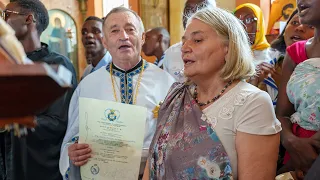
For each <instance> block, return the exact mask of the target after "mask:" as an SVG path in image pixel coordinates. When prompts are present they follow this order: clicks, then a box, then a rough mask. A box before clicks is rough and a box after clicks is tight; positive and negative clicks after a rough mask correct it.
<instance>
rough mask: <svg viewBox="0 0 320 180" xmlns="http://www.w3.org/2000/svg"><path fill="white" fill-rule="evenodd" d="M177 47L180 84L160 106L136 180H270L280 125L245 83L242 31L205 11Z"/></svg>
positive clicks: (248, 57) (224, 16) (246, 53)
mask: <svg viewBox="0 0 320 180" xmlns="http://www.w3.org/2000/svg"><path fill="white" fill-rule="evenodd" d="M182 44H183V45H182V49H181V51H182V59H183V62H184V73H185V75H186V77H187V81H186V82H184V83H175V84H174V85H173V87H172V88H171V91H170V92H169V94H168V95H167V98H166V99H165V101H164V103H163V104H162V105H161V107H160V110H159V118H158V122H157V131H156V133H155V136H154V138H153V141H152V143H151V145H150V150H149V151H150V153H149V154H150V155H149V158H148V162H147V167H146V169H145V173H144V178H143V179H144V180H148V179H241V180H242V179H245V180H247V179H248V180H249V179H274V178H275V175H276V161H277V157H278V146H279V142H280V140H279V138H280V134H279V132H280V131H281V125H280V122H279V121H278V120H277V118H276V116H275V113H274V109H273V106H272V102H271V99H270V97H269V95H268V94H267V93H266V92H264V91H261V90H260V89H258V88H256V87H255V86H252V85H251V84H249V83H247V82H245V81H244V79H246V78H248V77H249V76H251V75H252V74H253V73H254V65H253V57H252V52H251V50H250V45H249V42H248V40H247V35H246V32H245V30H244V28H243V26H242V24H241V23H240V22H239V20H238V19H237V18H236V17H235V16H234V15H233V14H231V13H229V12H227V11H225V10H222V9H220V8H205V9H202V10H200V11H198V12H196V13H195V14H194V15H193V16H191V18H190V19H189V20H188V23H187V28H186V31H185V33H184V36H183V37H182ZM257 142H263V143H260V144H259V146H257Z"/></svg>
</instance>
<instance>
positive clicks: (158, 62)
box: [154, 54, 164, 67]
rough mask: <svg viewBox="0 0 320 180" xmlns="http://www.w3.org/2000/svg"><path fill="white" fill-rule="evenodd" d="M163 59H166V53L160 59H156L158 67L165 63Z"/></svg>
mask: <svg viewBox="0 0 320 180" xmlns="http://www.w3.org/2000/svg"><path fill="white" fill-rule="evenodd" d="M163 59H164V54H163V55H162V56H161V58H160V59H156V61H155V62H154V64H155V65H156V66H158V67H161V66H162V64H163Z"/></svg>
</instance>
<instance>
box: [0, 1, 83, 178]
mask: <svg viewBox="0 0 320 180" xmlns="http://www.w3.org/2000/svg"><path fill="white" fill-rule="evenodd" d="M4 13H5V20H6V22H7V23H8V24H9V25H10V26H11V27H12V28H13V29H14V30H15V35H16V37H17V39H18V40H19V41H20V42H21V44H22V45H23V48H24V50H25V52H26V53H27V56H28V58H29V59H31V60H32V61H34V62H45V63H48V64H60V65H64V66H65V67H66V68H68V69H69V70H70V71H71V72H72V75H73V78H72V84H73V85H74V86H76V84H77V80H76V74H75V70H74V68H73V65H72V64H71V62H70V60H69V59H68V58H66V57H64V56H62V55H60V54H57V53H55V52H52V51H50V50H49V49H48V45H46V44H44V43H41V41H40V36H41V34H42V32H43V31H44V30H45V29H46V28H47V26H48V24H49V14H48V11H47V9H46V8H45V6H44V5H43V4H42V3H41V1H38V0H36V1H35V0H16V1H13V2H11V3H9V4H8V5H7V7H6V9H5V10H4ZM39 86H42V84H39ZM21 91H23V89H21ZM41 93H46V92H41ZM72 93H73V90H70V91H69V92H67V93H66V94H65V95H64V96H63V97H61V98H60V99H58V100H57V101H55V102H54V103H53V104H51V105H50V106H48V108H47V109H44V110H43V111H42V112H39V113H38V114H37V115H36V121H37V126H36V128H35V131H34V132H30V133H29V134H28V136H26V137H22V138H17V137H15V136H13V133H6V137H5V141H6V142H5V149H6V150H5V163H1V162H0V164H1V165H3V164H5V168H6V170H5V172H6V174H5V173H1V172H0V177H1V175H6V176H7V177H4V179H7V180H29V179H32V180H44V179H46V180H60V179H62V177H61V175H60V173H59V156H60V147H61V143H62V140H63V137H64V134H65V132H66V129H67V124H68V123H67V118H68V116H67V115H68V106H69V102H70V99H71V95H72ZM0 171H1V170H0ZM0 179H1V178H0Z"/></svg>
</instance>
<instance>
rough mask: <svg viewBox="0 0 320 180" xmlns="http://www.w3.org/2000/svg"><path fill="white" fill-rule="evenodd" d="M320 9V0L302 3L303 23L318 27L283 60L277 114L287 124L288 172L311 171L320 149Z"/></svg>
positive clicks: (284, 142)
mask: <svg viewBox="0 0 320 180" xmlns="http://www.w3.org/2000/svg"><path fill="white" fill-rule="evenodd" d="M319 9H320V0H310V1H306V0H300V1H299V2H298V11H299V12H298V15H299V18H300V22H301V23H302V24H309V25H311V26H313V27H314V32H315V34H314V38H311V39H309V40H305V41H299V42H296V43H294V44H292V45H291V46H289V47H287V53H286V56H285V58H284V60H283V65H282V75H281V81H280V87H279V98H278V102H277V107H276V114H277V117H278V119H279V120H280V121H281V123H282V127H283V131H282V132H281V143H282V145H283V146H284V147H285V149H286V150H287V152H286V155H285V157H284V164H285V170H286V171H292V170H293V171H294V170H297V169H298V170H301V171H303V172H304V173H306V172H308V170H309V168H310V167H311V165H312V163H313V162H314V161H315V159H316V158H317V157H318V156H319V152H320V132H319V130H320V118H319V117H320V112H319V107H320V99H319V87H320V71H319V68H320V51H319V49H320V43H319V42H320V33H319V32H320V31H319V30H320V16H319V12H318V11H319ZM279 173H281V172H279Z"/></svg>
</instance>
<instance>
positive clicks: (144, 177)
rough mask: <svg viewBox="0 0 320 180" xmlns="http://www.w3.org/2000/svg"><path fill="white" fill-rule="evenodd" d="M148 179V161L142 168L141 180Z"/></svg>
mask: <svg viewBox="0 0 320 180" xmlns="http://www.w3.org/2000/svg"><path fill="white" fill-rule="evenodd" d="M149 179H150V169H149V159H148V160H147V163H146V167H145V168H144V172H143V177H142V180H149Z"/></svg>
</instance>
